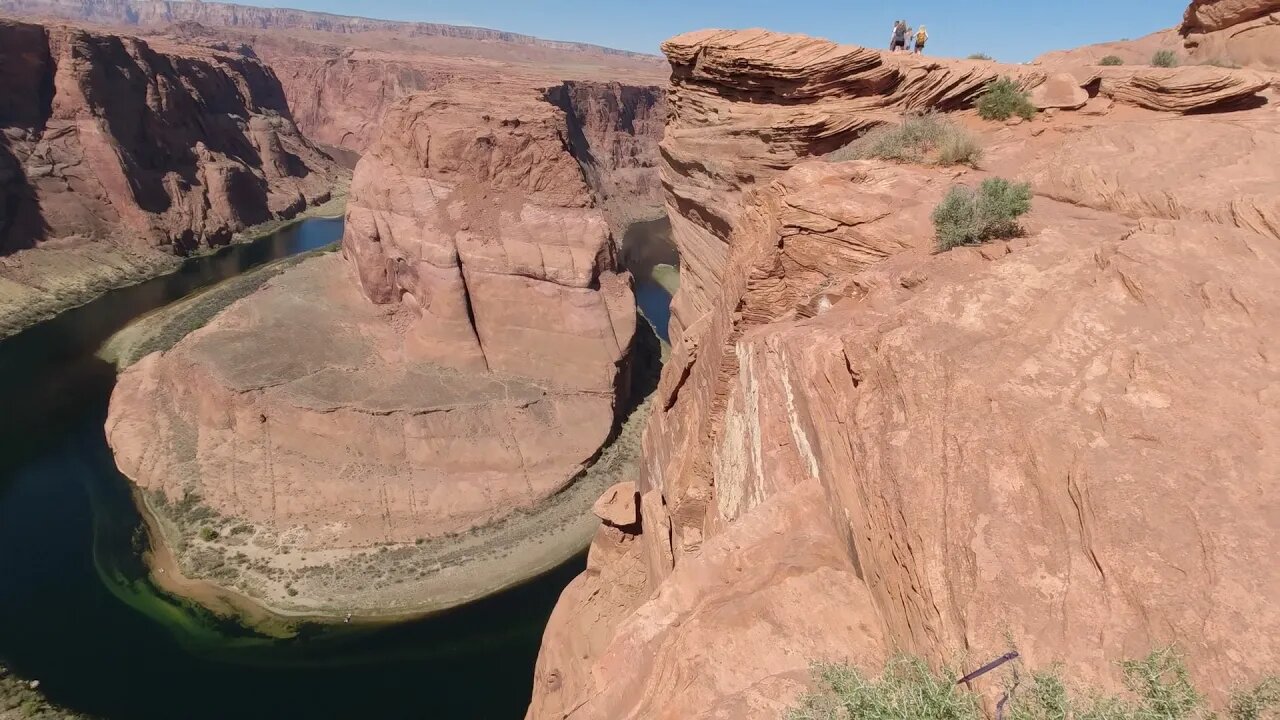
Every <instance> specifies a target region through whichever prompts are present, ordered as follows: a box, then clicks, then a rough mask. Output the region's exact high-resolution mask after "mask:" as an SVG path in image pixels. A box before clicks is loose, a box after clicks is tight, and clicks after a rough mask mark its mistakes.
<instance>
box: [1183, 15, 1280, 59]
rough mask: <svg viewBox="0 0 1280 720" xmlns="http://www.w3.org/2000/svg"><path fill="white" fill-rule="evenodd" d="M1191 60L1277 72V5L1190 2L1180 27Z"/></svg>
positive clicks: (1279, 48) (1279, 21)
mask: <svg viewBox="0 0 1280 720" xmlns="http://www.w3.org/2000/svg"><path fill="white" fill-rule="evenodd" d="M1179 32H1180V33H1181V35H1182V37H1183V39H1184V45H1185V47H1186V51H1187V52H1188V53H1189V54H1190V55H1191V57H1192V58H1194V59H1196V60H1199V61H1209V62H1215V63H1219V64H1236V65H1242V66H1245V67H1252V68H1257V69H1261V70H1270V71H1273V72H1274V71H1280V2H1276V0H1193V2H1192V3H1191V6H1190V7H1189V8H1187V14H1186V17H1185V18H1184V19H1183V22H1182V27H1181V28H1179Z"/></svg>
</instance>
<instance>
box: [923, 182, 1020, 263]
mask: <svg viewBox="0 0 1280 720" xmlns="http://www.w3.org/2000/svg"><path fill="white" fill-rule="evenodd" d="M1030 209H1031V186H1030V185H1028V184H1027V183H1016V182H1010V181H1008V180H1005V179H1004V178H988V179H986V180H984V181H982V185H980V186H979V187H978V189H977V191H976V192H975V191H974V190H972V189H970V188H967V187H964V186H962V185H957V186H956V187H953V188H951V191H950V192H948V193H947V196H946V197H945V198H943V199H942V202H941V203H939V204H938V207H936V208H934V210H933V227H934V230H935V231H936V233H937V243H938V245H937V247H938V252H944V251H947V250H950V249H951V248H954V247H959V246H961V245H977V244H978V243H982V242H986V241H988V240H996V239H1000V238H1010V237H1016V236H1017V235H1019V234H1020V233H1021V232H1022V228H1021V226H1020V225H1019V224H1018V218H1019V217H1021V216H1022V215H1024V214H1026V212H1027V211H1028V210H1030Z"/></svg>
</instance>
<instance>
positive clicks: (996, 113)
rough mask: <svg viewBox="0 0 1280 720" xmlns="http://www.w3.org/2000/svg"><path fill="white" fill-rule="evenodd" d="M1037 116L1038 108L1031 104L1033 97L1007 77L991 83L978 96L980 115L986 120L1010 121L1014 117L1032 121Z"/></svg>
mask: <svg viewBox="0 0 1280 720" xmlns="http://www.w3.org/2000/svg"><path fill="white" fill-rule="evenodd" d="M1035 114H1036V106H1035V105H1032V104H1031V97H1030V96H1029V95H1027V94H1026V93H1025V92H1023V91H1022V90H1021V89H1019V88H1018V84H1017V83H1015V82H1014V81H1013V80H1010V79H1009V78H1007V77H1003V78H1000V79H999V80H996V81H995V82H993V83H991V84H990V85H988V86H987V89H986V90H984V91H983V92H982V95H980V96H978V115H980V116H982V118H983V119H984V120H1008V119H1009V118H1011V117H1013V116H1014V115H1017V116H1018V117H1021V118H1023V119H1025V120H1030V119H1031V118H1032V117H1034V116H1035Z"/></svg>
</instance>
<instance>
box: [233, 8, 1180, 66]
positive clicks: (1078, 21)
mask: <svg viewBox="0 0 1280 720" xmlns="http://www.w3.org/2000/svg"><path fill="white" fill-rule="evenodd" d="M232 1H234V0H232ZM240 1H241V2H244V1H245V0H240ZM248 1H249V2H250V3H251V4H254V5H266V6H272V5H275V6H287V7H297V8H302V9H306V10H321V11H325V12H333V13H339V14H344V15H361V16H365V17H378V18H387V19H391V20H423V21H428V22H443V23H452V24H461V25H481V26H484V27H490V28H496V29H499V30H510V31H512V32H520V33H526V34H529V35H536V36H538V37H544V38H550V39H555V40H579V41H582V42H590V43H595V44H598V45H607V46H609V47H616V48H622V49H626V50H637V51H641V52H655V53H656V52H657V49H658V43H660V42H661V41H662V40H664V39H666V38H668V37H670V36H672V35H676V34H679V33H681V32H685V31H687V30H696V29H701V28H707V27H730V28H746V27H766V28H769V29H771V30H781V31H787V32H801V33H806V34H809V35H817V36H821V37H827V38H830V39H832V40H836V41H839V42H847V43H857V44H860V45H868V46H872V47H880V46H882V45H886V44H887V43H888V39H889V29H890V27H891V26H892V24H893V20H894V19H896V18H899V17H901V18H904V19H906V20H907V21H908V22H909V23H910V24H911V26H912V27H917V26H919V25H920V23H924V24H926V25H927V26H928V28H929V34H930V36H931V39H930V48H929V50H930V52H931V53H933V54H937V55H947V56H964V55H968V54H970V53H974V52H985V53H987V54H989V55H992V56H994V57H996V58H997V59H999V60H1004V61H1006V62H1022V61H1025V60H1030V59H1031V58H1033V57H1035V56H1036V55H1039V54H1040V53H1042V52H1046V51H1049V50H1058V49H1063V48H1070V47H1075V46H1078V45H1087V44H1089V43H1095V42H1102V41H1105V40H1119V39H1121V38H1136V37H1140V36H1142V35H1145V34H1147V33H1150V32H1153V31H1155V30H1160V29H1162V28H1167V27H1172V26H1174V25H1176V24H1178V22H1179V20H1181V17H1182V11H1183V9H1184V8H1185V7H1186V5H1187V2H1188V0H1066V1H1064V0H913V1H911V2H886V1H883V0H881V1H877V2H869V1H868V0H852V1H848V2H840V1H839V0H626V1H623V2H619V1H618V0H425V1H424V0H358V1H356V0H276V1H275V2H272V1H270V0H248Z"/></svg>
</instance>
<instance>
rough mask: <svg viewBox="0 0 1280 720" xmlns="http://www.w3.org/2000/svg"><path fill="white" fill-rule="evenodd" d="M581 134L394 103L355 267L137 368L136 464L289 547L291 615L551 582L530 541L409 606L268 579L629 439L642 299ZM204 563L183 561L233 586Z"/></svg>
mask: <svg viewBox="0 0 1280 720" xmlns="http://www.w3.org/2000/svg"><path fill="white" fill-rule="evenodd" d="M495 98H501V99H502V102H495ZM569 128H570V120H569V118H568V117H567V116H566V115H565V114H564V112H563V111H562V110H561V109H560V108H559V107H557V106H556V105H554V104H552V103H550V102H548V101H547V100H546V99H545V98H544V97H543V95H542V93H541V92H540V91H534V90H530V89H527V88H523V87H520V86H511V87H507V88H503V89H502V90H501V91H491V90H486V89H475V90H471V91H462V90H459V89H452V90H445V91H441V92H436V93H424V94H418V95H414V96H411V97H408V98H406V99H404V100H402V101H401V102H399V103H396V104H395V105H393V106H392V107H391V108H390V109H389V110H388V112H387V114H386V117H385V118H384V121H383V123H382V127H381V130H380V132H379V135H378V137H377V138H376V139H375V141H374V142H373V144H372V145H371V146H370V148H369V151H368V152H367V153H366V154H365V155H364V157H363V158H362V159H361V161H360V163H359V165H358V166H357V168H356V172H355V176H354V178H353V180H352V185H351V194H350V200H349V203H348V211H347V225H346V234H345V236H344V239H343V253H342V255H343V257H342V258H338V257H336V256H328V257H324V258H320V259H316V260H311V261H308V262H306V263H304V264H303V265H302V266H300V267H299V268H298V269H296V270H292V271H289V272H286V273H284V274H283V275H281V276H280V277H279V278H278V279H276V280H273V281H272V282H271V283H269V284H268V285H267V286H266V287H265V288H264V289H263V290H261V291H259V292H257V293H255V294H253V295H251V296H249V297H248V298H246V299H244V300H242V301H240V302H238V303H237V304H235V305H233V306H232V307H231V308H230V309H228V310H226V311H225V312H223V313H222V314H220V315H219V316H217V318H216V319H215V320H214V321H213V322H211V323H210V324H209V325H208V326H206V327H204V328H202V329H201V330H199V331H197V332H195V333H192V334H191V335H189V336H188V337H186V338H185V339H184V340H183V341H181V342H180V343H178V344H177V345H176V346H175V347H174V348H173V349H172V350H170V351H167V352H165V353H163V354H157V355H152V356H149V357H148V358H146V359H144V360H143V361H141V362H140V363H138V364H137V365H135V366H134V367H132V368H130V369H129V370H128V371H126V372H125V373H124V374H123V375H122V376H121V378H120V382H119V384H118V386H117V388H116V391H115V393H114V394H113V397H112V403H111V411H110V416H109V418H108V421H107V429H108V431H107V434H108V439H109V441H110V443H111V446H112V448H113V450H114V451H115V455H116V461H117V464H118V465H119V467H120V469H121V471H122V472H123V473H124V474H125V475H127V476H128V477H129V478H130V479H131V480H133V481H134V483H136V484H137V485H138V486H139V487H141V488H143V489H144V490H145V491H147V495H148V497H150V498H152V507H153V509H154V510H156V511H157V512H158V513H159V514H160V515H161V516H162V517H163V516H166V515H168V516H171V518H172V519H173V520H174V522H175V523H176V522H180V518H178V517H177V513H175V512H173V511H172V510H171V508H173V507H174V506H176V505H180V504H181V503H182V502H183V499H184V498H190V497H198V498H199V502H200V503H202V504H203V506H205V507H207V508H209V511H210V512H211V513H212V514H213V515H214V516H215V517H222V518H228V520H227V522H230V523H234V522H244V523H246V524H247V525H249V526H251V527H253V528H254V530H253V532H254V533H255V535H254V536H255V537H264V538H274V541H273V542H265V541H264V543H262V544H265V545H266V546H267V547H268V548H269V549H268V551H267V552H266V555H265V556H263V557H261V558H259V559H260V560H261V561H262V562H264V563H266V564H267V565H268V566H269V567H272V568H275V570H274V571H271V572H268V573H266V576H267V577H266V579H265V580H264V579H261V578H256V579H252V580H250V581H249V586H250V587H251V588H253V589H254V592H256V593H259V594H260V595H261V596H262V597H264V599H265V600H266V601H267V602H268V604H270V605H272V606H273V607H283V608H290V609H294V610H309V611H327V612H340V611H343V610H347V611H357V612H368V613H380V612H385V611H388V610H390V609H398V610H400V611H404V610H405V609H412V608H415V607H438V606H440V598H441V597H453V596H454V594H456V587H455V586H457V585H458V584H459V583H462V584H467V585H468V587H470V586H473V585H483V584H484V582H488V583H490V584H489V585H488V586H485V587H486V590H483V591H478V592H479V594H483V592H484V591H489V592H491V591H493V590H495V589H497V588H500V587H502V586H504V585H505V584H507V583H510V582H514V581H516V580H518V579H520V578H522V577H525V576H526V575H523V574H521V573H528V572H536V570H537V566H533V569H532V570H530V568H529V567H523V566H519V563H518V559H519V557H521V554H520V553H521V551H520V550H519V549H513V548H511V547H508V548H504V549H502V550H503V554H504V555H505V554H507V553H511V554H512V555H513V556H514V558H515V559H513V560H512V561H511V562H512V563H515V564H516V566H517V568H516V569H515V570H508V571H507V572H506V574H504V575H501V576H500V577H496V578H491V579H489V580H485V581H477V580H476V579H475V578H472V577H470V576H467V575H466V574H465V573H466V570H465V569H464V570H462V571H461V572H462V573H463V576H460V577H457V578H456V579H453V580H450V578H455V576H453V575H440V571H441V568H440V567H435V568H434V569H433V568H426V569H424V571H423V572H422V574H421V575H417V576H415V577H412V578H410V579H408V580H406V581H404V584H401V585H400V586H399V587H398V589H397V590H395V591H394V592H393V593H392V594H391V595H388V594H387V593H376V592H370V591H369V590H370V588H369V583H368V582H364V581H362V580H361V578H362V577H364V576H363V575H362V573H363V572H364V569H363V568H362V567H361V566H359V565H358V564H357V565H354V566H351V567H347V568H346V569H340V572H336V574H335V576H334V579H333V580H332V581H331V582H327V583H323V584H320V585H316V584H315V583H312V584H311V585H309V586H301V587H303V589H304V590H305V592H299V591H298V589H297V588H296V587H294V588H286V587H283V586H279V585H272V584H271V583H270V582H269V581H270V579H271V577H272V576H273V575H274V574H276V573H278V572H283V571H285V569H287V568H289V567H290V563H291V562H292V560H291V558H290V557H288V556H286V554H287V553H288V550H287V549H282V548H281V547H279V546H289V547H292V548H294V549H298V550H305V551H307V552H308V553H319V554H320V557H321V558H323V563H324V565H325V566H326V567H327V568H328V569H326V570H325V571H324V572H326V573H330V572H333V571H334V568H337V567H339V566H341V565H342V564H343V563H344V562H346V561H348V560H350V559H351V558H358V557H361V556H362V555H361V553H364V552H365V551H366V550H367V549H369V548H371V547H373V546H379V545H381V546H388V545H390V546H398V550H397V552H404V553H407V554H409V555H412V554H413V553H414V552H417V549H418V548H420V547H421V545H420V544H421V543H423V542H424V541H426V544H427V545H430V541H432V540H433V539H437V538H445V537H447V536H453V535H454V534H457V533H464V532H470V531H473V530H475V529H477V528H480V527H482V526H491V525H493V524H494V523H495V522H496V521H498V520H500V519H504V518H510V517H512V516H513V515H515V514H519V513H520V512H521V511H527V510H529V509H530V508H534V507H535V506H539V505H540V504H541V503H544V502H548V501H549V500H550V499H551V498H552V496H555V495H557V493H560V491H562V490H564V489H565V487H566V486H567V485H568V484H569V483H570V482H572V481H573V480H574V478H575V477H577V476H578V474H579V473H580V472H582V471H583V470H584V468H586V467H587V466H588V465H590V464H591V463H592V461H593V460H594V459H595V458H596V456H597V455H598V454H599V453H600V452H601V448H602V446H603V445H605V443H606V441H607V440H608V439H609V438H610V437H611V434H612V432H613V430H614V429H615V427H616V422H617V421H619V420H620V419H621V418H619V417H618V415H619V413H620V411H621V410H622V409H623V406H624V404H625V403H626V401H627V400H628V398H627V395H626V393H627V391H628V387H629V386H628V378H629V359H630V352H631V349H632V338H633V334H634V332H635V327H636V326H635V319H636V312H635V301H634V299H633V297H632V294H631V289H630V278H629V277H628V276H627V275H626V274H624V273H620V272H618V271H616V270H615V266H614V246H613V242H612V239H611V235H610V233H609V229H608V225H607V223H606V221H605V218H604V213H603V211H602V210H601V209H600V207H598V205H597V203H596V201H595V199H594V198H593V196H592V193H591V190H590V188H589V187H588V185H587V183H586V181H585V179H584V173H583V170H582V169H581V167H580V166H579V164H578V160H577V159H576V158H575V157H574V156H573V153H572V147H571V144H570V140H569V136H570V129H569ZM278 338H287V345H277V344H276V343H277V342H278V341H277V339H278ZM166 508H169V509H170V510H166ZM536 520H537V516H536V515H533V516H530V522H536ZM537 530H538V531H541V530H542V529H540V528H539V529H537ZM531 532H534V529H528V528H527V529H526V535H527V534H529V533H531ZM193 544H194V545H195V546H199V545H200V543H198V542H195V543H193ZM255 544H258V543H257V542H256V541H255ZM579 548H580V546H577V547H568V548H566V549H564V552H565V554H566V556H567V555H569V554H572V553H573V552H576V551H577V550H578V549H579ZM195 552H197V553H198V552H199V550H198V547H197V548H196V550H195ZM257 554H258V555H261V554H262V553H257ZM251 555H252V553H251ZM188 556H189V557H188V558H187V560H189V562H184V572H188V573H190V574H192V575H195V576H198V577H212V578H213V579H214V580H218V579H219V578H218V577H217V576H216V575H214V576H210V575H209V573H208V572H207V569H205V570H202V569H201V567H200V566H199V563H198V560H193V559H192V558H195V557H196V556H195V555H191V553H188ZM559 559H560V560H563V557H561V558H559ZM252 565H253V563H250V567H252ZM451 572H457V569H456V568H454V569H453V570H451ZM437 576H439V577H437ZM251 577H252V576H251ZM326 577H327V576H326ZM433 579H437V580H443V581H445V582H439V583H436V584H435V585H432V584H431V583H432V582H433ZM289 589H293V593H289V592H288V590H289ZM470 597H474V594H472V595H471V596H470ZM470 597H460V598H457V599H456V600H455V601H460V600H466V599H470Z"/></svg>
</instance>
